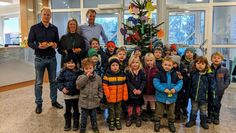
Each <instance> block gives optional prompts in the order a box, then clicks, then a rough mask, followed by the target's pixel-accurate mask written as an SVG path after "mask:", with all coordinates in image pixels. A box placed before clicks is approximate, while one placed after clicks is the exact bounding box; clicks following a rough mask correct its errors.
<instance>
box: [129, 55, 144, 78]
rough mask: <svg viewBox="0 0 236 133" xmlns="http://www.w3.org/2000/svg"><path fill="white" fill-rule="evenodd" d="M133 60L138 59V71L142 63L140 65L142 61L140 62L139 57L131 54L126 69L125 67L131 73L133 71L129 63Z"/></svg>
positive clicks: (141, 67)
mask: <svg viewBox="0 0 236 133" xmlns="http://www.w3.org/2000/svg"><path fill="white" fill-rule="evenodd" d="M134 60H138V62H139V68H138V71H139V70H141V69H143V65H142V63H141V61H140V58H139V57H136V56H131V57H130V58H129V61H128V66H127V68H126V69H127V70H128V71H130V72H131V73H132V75H134V72H133V70H132V68H131V64H132V63H133V61H134Z"/></svg>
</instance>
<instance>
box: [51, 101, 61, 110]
mask: <svg viewBox="0 0 236 133" xmlns="http://www.w3.org/2000/svg"><path fill="white" fill-rule="evenodd" d="M52 106H53V107H55V108H57V109H62V108H63V106H62V105H61V104H59V103H58V102H57V101H56V102H53V103H52Z"/></svg>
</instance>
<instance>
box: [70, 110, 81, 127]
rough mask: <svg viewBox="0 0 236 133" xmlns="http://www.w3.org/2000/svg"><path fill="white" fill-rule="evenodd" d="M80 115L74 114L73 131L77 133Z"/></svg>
mask: <svg viewBox="0 0 236 133" xmlns="http://www.w3.org/2000/svg"><path fill="white" fill-rule="evenodd" d="M79 116H80V114H79V113H74V114H73V129H72V130H73V131H77V130H78V129H79Z"/></svg>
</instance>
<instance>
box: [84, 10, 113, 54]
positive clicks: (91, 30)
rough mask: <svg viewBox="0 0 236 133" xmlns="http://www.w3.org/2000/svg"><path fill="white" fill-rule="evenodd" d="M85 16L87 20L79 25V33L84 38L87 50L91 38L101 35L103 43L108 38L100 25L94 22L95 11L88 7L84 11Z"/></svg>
mask: <svg viewBox="0 0 236 133" xmlns="http://www.w3.org/2000/svg"><path fill="white" fill-rule="evenodd" d="M86 17H87V21H88V22H87V23H86V24H84V25H81V26H80V33H81V35H82V36H83V37H84V39H85V44H86V50H87V51H88V49H89V47H90V44H89V42H90V40H91V39H92V38H97V39H99V37H100V35H101V36H102V39H103V41H104V43H105V44H106V43H107V42H108V39H107V36H106V34H105V32H104V29H103V27H102V25H100V24H97V23H95V17H96V11H95V10H93V9H89V10H88V11H87V13H86Z"/></svg>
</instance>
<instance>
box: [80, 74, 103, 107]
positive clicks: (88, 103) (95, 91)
mask: <svg viewBox="0 0 236 133" xmlns="http://www.w3.org/2000/svg"><path fill="white" fill-rule="evenodd" d="M76 86H77V89H79V90H80V96H79V106H80V107H81V108H85V109H94V108H96V107H98V106H99V103H100V99H101V98H102V97H103V90H102V79H101V77H100V76H98V75H97V74H94V76H93V77H90V78H88V77H87V76H86V75H84V74H83V75H80V76H79V77H78V78H77V80H76Z"/></svg>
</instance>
